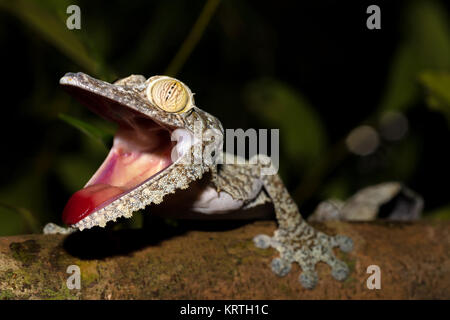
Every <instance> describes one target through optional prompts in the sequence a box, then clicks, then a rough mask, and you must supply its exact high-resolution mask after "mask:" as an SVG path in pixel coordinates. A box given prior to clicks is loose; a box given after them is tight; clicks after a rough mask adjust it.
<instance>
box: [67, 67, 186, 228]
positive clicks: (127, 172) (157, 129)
mask: <svg viewBox="0 0 450 320" xmlns="http://www.w3.org/2000/svg"><path fill="white" fill-rule="evenodd" d="M83 76H85V75H83ZM86 79H87V80H86ZM86 79H84V80H86V81H88V80H89V81H91V80H90V79H93V78H89V79H88V78H86ZM81 80H83V79H81ZM81 80H80V75H79V74H69V75H66V76H65V77H63V78H62V79H61V84H62V85H64V86H65V87H66V89H67V90H68V91H69V92H71V93H72V94H73V95H74V96H75V97H76V98H77V99H78V100H79V101H80V102H81V103H83V104H84V105H86V106H87V107H89V108H90V109H92V110H93V111H94V112H96V113H98V114H100V115H101V116H103V117H104V118H106V119H108V120H110V121H114V122H116V123H117V124H118V125H119V129H118V130H117V132H116V134H115V136H114V143H113V147H112V149H111V150H110V151H109V154H108V156H107V157H106V159H105V160H104V162H103V164H102V165H101V166H100V167H99V169H98V170H97V172H95V174H94V175H93V176H92V178H91V179H90V180H89V181H88V182H87V184H86V185H85V186H84V188H83V189H81V190H79V191H77V192H75V193H74V194H73V195H72V197H71V198H70V199H69V201H68V203H67V204H66V206H65V208H64V212H63V217H62V218H63V221H64V223H66V224H68V225H74V224H76V223H78V222H79V221H81V220H83V219H84V218H86V217H88V216H89V215H91V214H93V213H94V212H97V211H98V210H100V209H102V208H104V207H105V206H107V205H108V204H110V203H111V202H113V201H114V200H116V199H118V198H120V197H122V196H124V195H125V194H127V193H129V192H130V191H132V190H134V189H135V188H137V187H138V186H140V185H142V184H143V183H145V182H146V181H149V180H150V179H152V177H154V176H155V175H157V174H158V173H161V172H162V171H164V170H165V169H166V168H168V167H169V166H170V165H171V164H173V163H174V161H176V159H177V158H179V156H180V155H181V150H180V148H184V147H186V146H183V145H182V143H180V142H181V140H182V139H178V140H179V141H178V143H177V142H176V141H172V137H173V136H174V135H175V136H178V137H179V136H180V135H184V134H187V132H186V130H184V129H179V128H178V129H177V128H176V127H171V126H168V125H165V124H164V123H161V122H160V121H158V120H157V119H152V117H150V116H148V115H146V114H144V113H142V112H139V111H138V110H136V108H135V107H134V104H133V103H124V102H123V101H118V100H117V99H114V98H113V97H114V96H113V95H111V94H110V95H109V96H108V95H105V94H103V92H105V90H99V91H98V92H97V91H95V88H94V90H93V89H92V85H91V84H89V86H88V85H85V86H84V87H83V83H82V81H81ZM92 81H93V80H92ZM96 81H97V80H96ZM104 85H105V86H106V85H109V86H111V88H113V90H116V88H114V87H116V86H114V85H111V84H108V83H104ZM117 90H122V88H118V89H117ZM123 95H124V96H126V92H125V93H124V94H123ZM131 98H133V99H139V97H138V96H137V97H134V96H132V97H131V96H130V97H128V99H131ZM125 102H127V101H125ZM130 105H132V107H130ZM174 131H175V132H174ZM175 138H177V137H175ZM174 147H175V149H174ZM172 150H173V151H174V152H172Z"/></svg>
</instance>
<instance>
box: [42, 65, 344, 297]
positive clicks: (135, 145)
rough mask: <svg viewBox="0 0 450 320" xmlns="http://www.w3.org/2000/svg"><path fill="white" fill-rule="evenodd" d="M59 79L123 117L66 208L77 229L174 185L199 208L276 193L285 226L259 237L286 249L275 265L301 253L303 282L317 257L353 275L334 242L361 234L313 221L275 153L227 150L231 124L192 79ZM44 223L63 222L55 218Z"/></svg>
mask: <svg viewBox="0 0 450 320" xmlns="http://www.w3.org/2000/svg"><path fill="white" fill-rule="evenodd" d="M60 84H61V85H62V86H63V87H65V88H66V89H67V90H68V91H69V92H70V93H71V94H72V95H73V96H74V97H75V98H76V99H77V100H79V101H80V102H81V103H82V104H84V105H86V106H87V107H88V108H90V109H91V110H92V111H94V112H96V113H97V114H99V115H100V116H102V117H104V118H106V119H107V120H109V121H113V122H115V123H117V124H118V130H117V132H116V134H115V136H114V143H113V147H112V148H111V150H110V151H109V154H108V156H107V157H106V159H105V160H104V162H103V164H102V165H101V166H100V168H99V169H98V170H97V172H96V173H95V174H94V175H93V176H92V178H91V179H90V180H89V181H88V182H87V184H86V185H85V187H84V188H83V189H81V190H79V191H78V192H76V193H75V194H74V195H73V196H72V197H71V198H70V199H69V201H68V203H67V205H66V207H65V209H64V212H63V221H64V223H66V224H68V225H70V228H69V229H68V230H76V229H79V230H83V229H89V228H92V227H94V226H100V227H104V226H105V225H106V223H107V222H109V221H116V219H118V218H120V217H131V215H132V213H133V212H134V211H137V210H139V209H143V208H145V207H146V206H148V205H150V204H161V203H164V201H165V199H167V198H169V197H166V196H167V195H169V194H172V193H182V192H184V193H186V192H187V193H189V194H191V197H190V201H188V202H185V201H181V200H179V202H180V203H178V204H180V205H186V204H188V205H189V207H190V208H189V209H190V212H193V213H195V214H199V215H212V214H217V215H220V214H225V213H229V212H232V211H236V210H240V209H244V211H245V209H248V208H251V207H255V206H257V205H260V204H263V203H266V202H271V203H272V204H273V208H274V210H275V215H276V219H277V222H278V229H277V230H276V231H275V232H274V235H273V236H272V237H270V236H268V235H257V236H255V238H254V239H253V240H254V243H255V245H256V246H257V247H259V248H269V247H273V248H275V249H276V250H278V252H279V257H278V258H275V259H273V260H272V263H271V268H272V270H273V272H274V273H275V274H277V275H279V276H284V275H286V274H287V273H288V272H289V271H290V269H291V264H292V263H293V262H297V263H298V264H299V265H300V267H301V269H302V273H301V275H300V277H299V281H300V283H301V284H302V285H303V286H304V287H305V288H313V287H314V286H315V285H316V283H317V281H318V275H317V273H316V271H315V265H316V264H317V263H318V262H321V261H322V262H325V263H327V264H328V265H330V266H331V273H332V275H333V277H334V278H335V279H337V280H344V279H345V278H346V277H347V276H348V273H349V269H348V267H347V265H346V264H345V263H344V262H343V261H341V260H339V259H337V258H336V256H335V255H334V253H333V248H334V247H339V248H340V249H341V250H343V251H345V252H348V251H350V250H352V247H353V242H352V240H351V239H350V238H348V237H346V236H342V235H336V236H329V235H326V234H325V233H323V232H320V231H318V230H316V229H314V228H313V227H311V226H310V225H309V224H308V223H306V221H305V220H304V219H303V218H302V216H301V214H300V212H299V210H298V207H297V205H296V204H295V202H294V201H293V199H292V198H291V196H290V195H289V192H288V190H287V189H286V187H285V186H284V184H283V182H282V181H281V179H280V177H279V175H278V174H276V173H275V172H270V170H268V168H269V169H270V159H269V158H268V157H267V156H261V155H258V156H256V158H252V159H250V160H256V161H239V160H242V158H237V157H234V156H231V155H229V154H226V153H223V152H222V142H223V132H224V130H223V127H222V124H221V123H220V121H219V120H218V119H217V118H216V117H214V116H212V115H210V114H209V113H207V112H205V111H203V110H201V109H200V108H198V107H197V106H196V105H195V102H194V98H193V93H192V92H191V90H190V89H189V87H188V86H187V85H185V84H184V83H183V82H181V81H179V80H177V79H174V78H171V77H168V76H153V77H150V78H148V79H146V78H145V77H143V76H141V75H131V76H129V77H126V78H123V79H120V80H118V81H116V82H114V83H112V84H111V83H108V82H104V81H101V80H98V79H95V78H93V77H90V76H88V75H86V74H83V73H68V74H66V75H65V76H64V77H63V78H61V80H60ZM183 189H185V190H184V191H182V190H183ZM181 202H183V203H181ZM44 232H46V233H56V232H62V229H61V228H58V227H57V226H56V225H54V224H49V225H47V226H46V228H45V230H44Z"/></svg>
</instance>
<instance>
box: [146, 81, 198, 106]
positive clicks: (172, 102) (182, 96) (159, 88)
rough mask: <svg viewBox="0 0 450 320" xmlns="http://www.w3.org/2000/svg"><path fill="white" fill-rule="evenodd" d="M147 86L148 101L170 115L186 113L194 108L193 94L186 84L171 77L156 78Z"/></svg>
mask: <svg viewBox="0 0 450 320" xmlns="http://www.w3.org/2000/svg"><path fill="white" fill-rule="evenodd" d="M154 78H156V79H154V80H152V78H150V79H149V84H148V85H147V91H146V94H147V99H148V100H149V101H150V102H151V103H153V104H154V105H156V106H157V107H158V108H161V109H163V110H164V111H167V112H170V113H175V112H176V113H180V112H185V111H187V110H189V109H191V108H192V107H193V98H192V93H191V91H190V90H189V88H187V86H186V85H185V84H183V83H182V82H181V81H178V80H176V79H174V78H170V77H165V76H164V77H154Z"/></svg>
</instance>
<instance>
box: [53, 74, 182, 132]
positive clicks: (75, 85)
mask: <svg viewBox="0 0 450 320" xmlns="http://www.w3.org/2000/svg"><path fill="white" fill-rule="evenodd" d="M59 83H60V85H62V86H63V87H64V88H65V89H66V90H67V91H69V92H70V93H71V94H72V95H73V96H74V97H75V98H76V99H77V100H79V101H80V103H82V104H83V105H85V106H87V107H88V108H89V109H91V110H92V111H93V112H95V113H97V114H98V115H100V116H101V117H103V118H106V119H107V120H110V121H113V122H116V123H118V124H119V125H121V124H122V125H125V126H126V125H130V123H129V121H130V119H132V118H133V117H130V116H127V117H124V114H129V115H132V114H136V116H140V115H145V116H147V117H149V118H151V119H152V120H153V121H155V122H157V123H158V124H159V125H160V126H162V127H166V128H170V129H173V128H184V127H185V121H184V118H183V116H181V115H178V114H175V113H168V112H165V111H163V110H161V109H159V108H158V107H156V106H155V105H153V104H152V103H150V101H148V99H147V98H146V97H145V82H142V83H140V84H137V83H133V84H132V85H131V86H129V85H121V84H120V83H119V84H111V83H109V82H106V81H102V80H98V79H96V78H93V77H91V76H89V75H87V74H84V73H82V72H78V73H67V74H66V75H65V76H64V77H62V78H61V79H60V81H59ZM131 125H132V123H131Z"/></svg>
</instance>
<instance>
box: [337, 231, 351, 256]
mask: <svg viewBox="0 0 450 320" xmlns="http://www.w3.org/2000/svg"><path fill="white" fill-rule="evenodd" d="M334 239H335V241H336V242H337V244H338V246H339V249H341V250H342V251H344V252H350V251H352V250H353V240H352V239H351V238H349V237H347V236H343V235H337V236H335V237H334Z"/></svg>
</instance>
